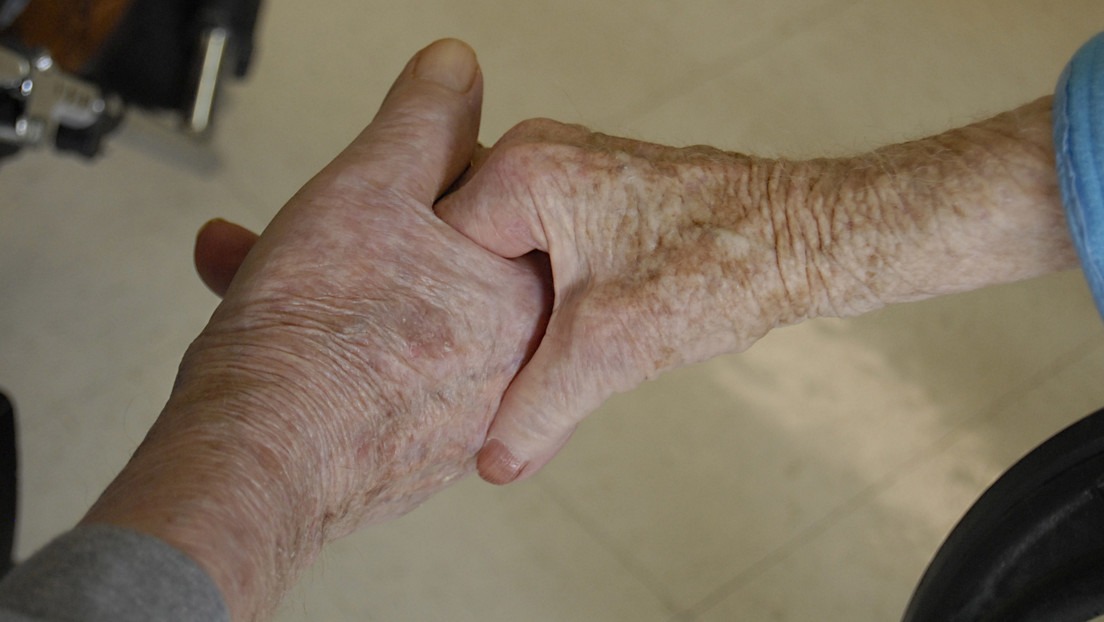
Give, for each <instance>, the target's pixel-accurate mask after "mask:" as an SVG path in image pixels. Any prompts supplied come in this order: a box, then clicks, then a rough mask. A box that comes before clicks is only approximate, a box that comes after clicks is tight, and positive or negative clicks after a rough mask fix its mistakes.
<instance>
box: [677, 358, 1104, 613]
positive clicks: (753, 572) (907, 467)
mask: <svg viewBox="0 0 1104 622" xmlns="http://www.w3.org/2000/svg"><path fill="white" fill-rule="evenodd" d="M1100 349H1104V343H1102V342H1101V341H1100V340H1099V339H1096V340H1090V341H1088V342H1085V343H1082V344H1080V345H1078V346H1076V347H1074V348H1072V349H1071V350H1070V351H1068V352H1067V353H1065V354H1063V355H1060V356H1058V357H1057V358H1056V359H1055V360H1054V362H1052V363H1051V364H1050V365H1048V366H1047V367H1045V368H1044V369H1042V370H1039V371H1038V372H1036V373H1034V374H1032V375H1031V376H1030V377H1029V379H1028V381H1026V382H1024V383H1022V384H1021V385H1019V386H1017V387H1015V388H1013V389H1011V390H1009V391H1008V392H1006V393H1005V394H1004V395H1002V396H1001V397H999V398H997V399H996V400H994V401H993V402H992V405H991V406H990V407H989V408H986V409H982V410H981V412H980V413H979V414H977V415H974V416H972V417H967V418H965V419H963V420H962V421H961V422H960V423H959V424H958V425H956V426H955V427H953V428H951V429H950V430H947V432H946V433H944V434H943V435H941V436H940V437H939V438H937V439H936V440H934V441H932V442H931V443H930V444H928V446H927V447H925V448H924V449H922V450H920V451H917V452H915V453H914V454H913V455H912V456H910V457H909V458H907V459H906V460H905V461H904V462H902V463H901V464H900V466H898V467H897V468H896V469H894V470H893V471H892V472H890V473H888V474H887V475H886V476H884V477H882V478H881V479H879V480H877V481H875V482H873V483H872V484H870V485H868V486H867V487H866V488H864V489H862V490H861V491H859V492H858V493H856V494H855V495H854V496H852V497H851V498H850V499H848V500H847V501H845V502H844V503H842V504H841V505H839V506H837V507H836V508H835V509H833V510H831V511H829V512H828V513H827V514H826V515H824V516H823V517H821V518H820V519H818V520H817V521H815V522H814V523H813V524H811V525H809V526H808V527H806V528H805V529H804V530H803V531H801V532H800V533H798V534H797V535H796V536H794V537H793V538H791V539H790V540H788V541H787V542H785V543H784V544H782V545H781V546H779V547H777V548H775V549H774V551H772V552H771V553H769V554H767V555H765V556H763V557H762V558H760V559H759V560H758V561H756V562H755V563H754V564H752V565H751V566H750V567H748V568H746V569H745V570H742V571H740V572H739V573H737V574H736V575H735V576H733V577H732V578H731V579H729V580H728V581H725V582H724V583H722V584H720V585H719V586H718V587H717V588H716V589H714V590H713V591H712V592H710V593H709V594H708V595H706V596H705V597H704V598H702V599H701V600H699V601H698V602H697V603H696V604H694V605H693V606H691V607H688V608H686V609H685V610H683V611H681V612H679V613H678V615H677V616H676V617H675V618H672V619H673V620H679V621H682V620H695V619H697V618H698V617H699V616H701V615H703V614H704V613H706V612H707V611H709V610H710V609H712V608H713V607H715V606H717V605H718V604H719V603H721V602H722V601H723V600H724V599H725V598H727V597H728V596H730V595H732V594H733V593H735V592H737V591H738V590H740V589H741V588H743V587H744V586H746V585H747V584H749V583H750V582H751V581H753V580H754V579H756V578H758V577H759V576H762V575H763V574H764V573H766V572H767V571H769V570H770V569H772V568H774V567H776V566H777V565H778V564H780V563H782V562H783V561H785V560H787V559H789V558H790V557H791V556H792V555H793V554H794V553H795V552H796V551H797V550H799V549H801V548H802V547H804V546H805V545H806V544H808V543H810V542H812V541H813V540H815V539H816V538H818V537H819V536H821V535H822V534H824V533H825V532H826V531H828V529H830V528H831V527H833V526H835V525H836V524H837V523H838V522H839V521H840V520H841V519H843V518H845V517H847V516H848V515H850V514H852V513H853V512H854V511H855V510H857V509H859V508H860V507H862V506H863V505H865V504H866V503H868V502H869V501H870V500H871V499H872V498H873V497H874V496H875V495H877V494H878V493H881V492H882V491H884V490H886V489H888V488H889V487H891V486H892V485H893V484H895V483H897V482H898V481H900V479H901V478H902V477H904V476H905V475H906V474H908V473H910V472H912V471H913V470H915V469H916V468H918V467H919V466H921V465H923V464H925V463H926V462H928V461H929V460H931V459H933V458H935V457H936V456H938V455H939V454H941V453H942V452H944V451H946V450H947V449H948V448H949V447H950V446H951V445H952V444H953V441H954V440H955V439H956V438H958V436H959V434H960V433H961V432H962V430H963V429H964V428H965V427H966V426H967V425H969V424H972V423H976V422H979V421H985V420H986V419H990V418H993V417H995V416H996V415H997V414H998V413H1000V412H1002V411H1003V410H1004V409H1005V407H1006V405H1007V404H1008V403H1010V402H1012V401H1014V400H1015V399H1017V398H1018V397H1020V396H1022V395H1024V394H1026V393H1030V392H1031V391H1033V390H1035V389H1037V388H1039V387H1040V386H1042V384H1043V383H1045V382H1046V381H1047V380H1048V379H1049V378H1051V377H1053V376H1054V375H1056V374H1058V373H1061V372H1062V371H1065V370H1066V369H1068V368H1069V367H1071V366H1072V365H1074V364H1076V363H1078V362H1080V361H1082V360H1084V359H1085V358H1086V357H1088V356H1089V355H1090V354H1092V353H1093V352H1095V351H1097V350H1100ZM932 554H933V555H934V554H935V552H934V551H933V552H932Z"/></svg>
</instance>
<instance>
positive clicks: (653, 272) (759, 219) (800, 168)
mask: <svg viewBox="0 0 1104 622" xmlns="http://www.w3.org/2000/svg"><path fill="white" fill-rule="evenodd" d="M1050 107H1051V101H1050V99H1049V98H1041V99H1039V100H1037V101H1034V102H1031V103H1029V104H1026V105H1024V106H1021V107H1020V108H1018V109H1016V110H1013V111H1010V112H1008V113H1005V114H1001V115H998V116H996V117H993V118H991V119H987V120H984V121H981V122H978V123H976V124H973V125H970V126H966V127H963V128H957V129H954V130H950V131H948V132H945V133H943V134H940V135H936V136H931V137H928V138H925V139H922V140H918V141H912V142H908V143H901V144H897V145H889V146H887V147H884V148H882V149H878V150H876V151H873V152H870V153H867V154H860V155H857V156H854V157H846V158H836V159H814V160H807V161H787V160H777V159H764V158H756V157H750V156H745V155H742V154H736V153H726V152H722V151H720V150H717V149H713V148H709V147H688V148H674V147H666V146H662V145H655V144H649V143H642V142H638V141H633V140H627V139H623V138H615V137H611V136H606V135H603V134H598V133H594V132H591V131H589V130H587V129H586V128H582V127H579V126H572V125H564V124H562V123H557V122H555V121H549V120H533V121H527V122H524V123H522V124H520V125H518V126H517V127H515V128H514V129H513V130H511V131H510V132H508V133H507V134H506V135H505V136H504V137H503V138H502V139H501V140H500V141H499V142H498V143H497V144H496V145H495V146H494V148H493V149H491V150H490V151H489V152H486V153H482V154H481V155H480V157H479V158H478V161H477V163H476V165H475V166H473V168H472V170H471V171H470V172H469V174H468V175H467V176H466V184H464V185H463V187H461V188H460V189H459V190H458V191H457V192H455V193H453V194H451V195H449V196H448V197H446V198H445V199H443V200H442V201H441V202H440V203H439V204H438V205H437V207H436V210H437V213H438V214H439V215H440V216H441V217H442V218H443V219H444V220H445V221H446V222H448V223H449V224H451V225H453V226H455V227H456V228H457V229H458V230H459V231H461V232H463V233H464V234H465V235H467V236H468V237H470V238H471V239H472V240H474V241H476V242H478V243H479V244H481V245H482V246H484V247H485V248H487V249H489V250H491V251H494V252H495V253H497V254H499V255H502V256H503V257H518V256H521V255H523V254H525V253H528V252H530V251H532V250H534V249H535V250H540V251H544V252H547V253H548V254H549V256H550V260H551V266H552V273H553V282H554V290H555V305H554V308H553V311H552V315H551V319H550V320H549V325H548V329H547V333H546V335H545V336H544V338H543V340H542V342H541V344H540V347H539V348H538V349H537V351H536V353H535V354H534V355H533V359H532V360H531V361H530V362H529V363H528V364H527V365H526V367H525V368H524V369H523V370H522V371H521V373H520V374H519V376H518V378H517V379H516V380H515V381H514V383H513V384H511V386H510V388H509V389H508V391H507V393H506V395H505V396H504V397H503V400H502V406H501V408H500V410H499V413H498V415H497V416H496V418H495V421H494V423H493V424H492V426H491V429H490V430H489V432H488V442H487V445H486V446H485V447H484V449H483V450H482V451H481V452H480V456H479V472H480V474H481V475H482V476H483V478H484V479H486V480H488V481H490V482H493V483H499V484H501V483H507V482H510V481H514V480H516V479H521V478H524V477H527V476H529V475H532V474H533V473H535V472H536V471H537V470H538V469H539V468H541V466H543V465H544V464H545V463H546V462H548V460H549V459H551V457H552V456H553V455H555V453H556V452H557V451H558V449H559V447H561V446H562V445H563V444H564V443H565V442H566V440H567V439H568V437H569V436H570V434H571V432H572V430H573V429H574V427H575V426H576V424H577V423H578V422H579V421H581V420H582V419H583V418H584V417H586V416H587V415H588V414H589V413H590V412H591V411H593V410H594V409H595V408H596V407H597V406H598V405H599V404H601V402H602V401H604V400H605V399H606V398H608V397H609V396H610V395H612V394H613V393H615V392H618V391H625V390H628V389H631V388H633V387H634V386H636V385H637V384H639V383H640V382H642V381H644V380H646V379H649V378H652V377H654V376H656V375H658V374H659V373H661V372H662V371H664V370H666V369H670V368H673V367H676V366H679V365H683V364H686V363H693V362H697V361H702V360H705V359H708V358H710V357H712V356H714V355H717V354H720V353H724V352H737V351H742V350H744V349H746V348H748V347H749V346H751V345H752V344H753V343H754V342H755V341H756V340H757V339H759V338H760V337H761V336H763V335H764V334H765V333H766V332H767V331H769V330H771V329H773V328H775V327H778V326H784V325H789V324H794V323H796V322H799V321H801V320H804V319H807V318H811V317H821V316H830V317H849V316H855V315H859V314H862V313H865V312H868V311H872V310H874V309H878V308H881V307H882V306H885V305H886V304H891V303H896V302H905V301H912V300H921V299H924V298H930V297H932V296H937V295H943V294H948V293H954V292H961V291H969V290H972V289H976V288H978V287H984V286H986V285H991V284H995V283H1006V282H1010V281H1015V280H1019V279H1023V278H1029V277H1032V276H1037V275H1040V274H1046V273H1047V272H1051V271H1054V270H1061V269H1068V268H1070V267H1073V266H1074V265H1076V260H1075V256H1074V254H1073V250H1072V247H1071V245H1070V243H1069V236H1068V233H1067V231H1066V227H1065V223H1064V219H1063V216H1062V208H1061V201H1060V197H1059V194H1058V184H1057V178H1056V175H1055V172H1054V154H1053V146H1052V144H1051V138H1050V129H1051V122H1050Z"/></svg>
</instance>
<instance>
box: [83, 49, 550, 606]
mask: <svg viewBox="0 0 1104 622" xmlns="http://www.w3.org/2000/svg"><path fill="white" fill-rule="evenodd" d="M481 97H482V77H481V75H480V74H479V71H478V67H477V66H476V64H475V58H474V55H473V54H472V53H471V51H470V49H468V48H467V47H466V46H464V45H463V44H461V43H458V42H443V43H438V44H435V45H434V46H431V47H430V48H427V50H424V51H423V52H422V53H421V54H420V55H419V56H416V57H415V58H414V59H413V60H412V61H411V63H410V64H409V65H408V66H407V68H406V69H405V70H404V72H403V74H402V75H401V76H400V77H399V79H398V81H397V82H396V83H395V85H394V86H393V87H392V90H391V92H390V93H389V95H388V97H387V99H386V101H385V102H384V103H383V105H382V107H381V109H380V111H379V113H378V115H377V117H376V118H375V120H374V121H373V122H372V123H371V125H369V127H368V128H367V129H366V130H364V132H363V133H362V134H361V135H360V136H359V137H358V138H357V139H356V140H355V141H354V142H353V143H352V144H351V145H350V146H349V147H348V148H347V149H346V150H345V151H344V152H343V153H342V154H341V155H339V156H338V157H337V158H336V159H335V160H334V161H333V162H332V163H331V164H330V165H329V166H327V167H326V168H325V169H324V170H323V171H322V172H320V173H319V174H318V175H317V176H316V177H315V178H314V179H312V180H311V181H310V182H309V183H307V185H306V186H304V187H303V188H302V190H300V191H299V192H298V193H297V194H296V195H295V197H293V198H292V199H291V200H290V201H289V202H288V203H287V205H286V206H285V207H284V208H283V209H281V210H280V212H279V213H278V214H277V215H276V217H275V218H274V219H273V221H272V222H271V224H270V225H269V226H268V228H267V229H266V230H265V231H264V233H263V235H262V236H260V238H259V239H257V238H256V237H255V236H253V234H251V233H249V232H248V231H246V230H244V229H241V228H240V227H236V226H234V225H230V224H228V223H224V222H217V221H216V222H215V223H212V224H210V225H208V226H207V227H205V229H204V230H203V231H202V232H201V234H200V236H199V239H198V243H197V252H196V260H197V265H198V267H199V269H200V272H201V274H202V276H203V277H204V280H205V281H206V282H207V283H208V284H210V285H211V286H212V288H213V289H215V290H216V292H218V293H220V294H223V293H224V294H225V298H224V299H223V301H222V304H221V305H220V306H219V307H218V309H217V310H216V312H215V313H214V315H213V317H212V318H211V321H210V323H209V324H208V326H207V327H206V328H205V329H204V330H203V332H202V334H201V335H200V336H199V338H198V339H197V340H196V341H195V342H194V343H193V345H192V346H191V348H190V349H189V350H188V352H187V354H186V355H185V357H184V360H183V362H182V364H181V368H180V373H179V375H178V378H177V383H176V386H175V387H174V390H173V393H172V396H171V398H170V402H169V405H168V406H167V407H166V410H165V412H164V413H163V414H162V416H161V418H160V419H159V420H158V421H157V423H156V424H155V426H154V428H153V429H152V430H151V432H150V434H149V436H148V437H147V439H146V441H145V442H144V443H143V446H142V447H141V448H140V449H139V451H138V452H137V454H136V455H135V457H134V459H133V460H132V463H131V465H129V466H128V468H127V469H126V470H124V473H123V475H121V476H120V478H119V479H118V480H117V481H116V482H115V483H114V484H113V485H112V487H111V488H110V489H109V490H108V491H107V493H105V495H104V497H103V498H101V500H100V502H99V503H98V505H97V507H96V508H94V509H93V511H92V512H91V513H90V515H89V519H88V520H90V521H106V522H115V523H118V524H124V525H134V526H135V527H136V528H139V529H145V530H147V531H151V532H153V533H155V534H156V535H158V536H160V537H163V538H165V539H167V540H169V541H170V543H172V544H174V545H176V546H178V547H180V548H181V549H183V550H185V551H186V552H188V553H189V554H191V555H193V557H196V558H197V559H199V560H200V561H201V563H205V562H206V563H207V566H208V568H207V569H208V571H209V572H210V573H211V574H212V576H213V577H215V579H216V581H217V582H218V583H219V584H220V585H221V586H222V587H223V589H224V591H225V590H228V589H229V590H231V591H233V590H240V591H241V593H242V594H245V596H242V598H245V599H248V596H249V594H252V593H255V592H260V593H264V594H269V595H271V594H272V593H273V591H274V589H275V588H273V586H271V585H269V586H268V587H267V588H264V589H261V588H256V589H254V588H255V586H253V587H249V586H250V585H253V584H252V583H250V582H251V581H253V582H257V581H260V582H264V581H269V580H272V581H276V582H283V583H286V582H287V580H288V578H289V577H293V576H294V574H295V571H296V569H299V568H301V567H302V566H303V565H305V564H306V563H309V561H310V558H311V557H312V556H313V554H314V552H316V551H317V549H318V548H319V547H320V545H321V544H323V543H325V542H327V541H329V540H331V539H333V538H335V537H338V536H340V535H343V534H345V533H348V532H349V531H350V530H352V529H354V528H355V527H357V526H358V525H362V524H364V523H367V522H378V521H381V520H385V519H388V518H391V517H394V516H397V515H399V514H402V513H404V512H406V511H408V510H410V509H412V508H413V507H414V506H416V505H417V504H418V503H420V502H421V501H422V500H424V499H425V498H426V497H427V496H429V495H430V494H432V493H433V492H435V491H438V490H440V489H441V488H442V487H444V486H445V485H446V484H448V483H449V482H450V481H452V480H454V479H456V478H458V477H460V476H462V475H464V474H467V473H469V472H471V471H472V470H473V469H474V467H475V454H476V452H477V451H478V450H479V449H480V447H481V446H482V444H483V440H484V437H485V433H486V430H487V426H488V425H489V423H490V421H491V419H492V417H493V415H494V413H495V411H496V409H497V406H498V403H499V399H500V397H501V395H502V393H503V392H504V390H505V389H506V387H507V385H508V384H509V382H510V381H511V379H512V378H513V377H514V375H515V374H516V372H517V371H518V369H519V368H520V367H521V365H522V363H523V362H524V360H525V358H526V356H527V353H528V352H531V350H532V347H533V346H534V344H535V340H536V338H537V335H539V333H540V331H541V329H542V315H543V313H544V309H545V308H546V307H547V306H548V304H549V301H548V300H547V286H546V281H545V280H544V278H543V277H542V275H541V271H540V269H539V268H538V267H537V266H536V265H535V264H533V263H530V262H528V261H508V260H505V259H502V258H500V257H497V256H495V255H492V254H491V253H488V252H487V251H485V250H484V249H482V248H480V247H479V246H477V245H475V244H473V243H472V242H471V241H469V240H468V239H466V238H465V237H463V236H462V235H460V234H459V233H457V232H456V231H455V230H454V229H452V228H451V227H449V226H448V225H447V224H445V223H444V222H442V221H441V220H440V219H439V218H438V217H437V216H436V215H435V214H434V213H433V211H432V207H431V206H432V204H433V202H434V201H435V199H436V198H437V197H438V196H439V195H440V194H441V193H442V192H444V191H445V189H447V188H448V187H449V186H450V184H452V182H453V181H454V180H455V179H456V178H457V177H458V176H459V175H460V174H461V173H462V172H463V171H464V170H465V169H466V168H467V166H468V164H469V163H470V159H471V156H472V152H473V150H474V148H475V145H476V136H477V132H478V125H479V110H480V104H481ZM243 258H244V262H242V259H243ZM239 263H240V264H241V265H240V269H239V266H238V264H239ZM231 279H232V282H231ZM174 462H180V463H182V464H175V463H174ZM174 478H175V479H174ZM227 480H232V481H230V482H228V483H227ZM146 482H149V483H150V484H149V485H148V486H146V487H145V488H143V483H146ZM154 484H156V486H154ZM154 488H155V489H156V490H152V489H154ZM193 489H194V490H193ZM168 491H171V492H168ZM219 491H223V492H222V493H220V492H219ZM159 494H164V495H172V498H170V499H167V500H166V501H165V502H164V503H155V502H153V501H152V499H153V497H156V496H157V495H159ZM220 494H221V495H222V496H224V497H226V498H225V499H223V498H222V497H220V496H219V495H220ZM189 495H195V497H196V501H195V503H194V504H193V505H192V506H188V507H189V508H193V507H194V508H196V509H195V511H196V512H197V514H199V516H198V517H197V518H196V519H195V520H194V521H191V520H189V519H188V518H187V517H186V516H185V512H183V511H181V510H180V507H181V506H182V505H184V504H185V503H186V501H187V499H188V497H189ZM159 507H172V508H173V510H174V512H176V514H174V515H173V517H172V518H167V519H164V520H169V521H170V522H171V523H172V524H169V525H168V527H167V528H166V527H165V524H164V523H163V522H158V521H162V519H161V517H159V516H158V515H156V508H159ZM147 508H154V510H149V509H147ZM234 508H237V509H236V510H235V509H234ZM151 511H153V512H154V515H152V516H147V515H148V514H149V512H151ZM212 512H221V513H222V514H220V516H222V515H223V514H225V515H226V516H225V517H223V518H221V519H220V518H217V517H216V518H212V516H211V515H210V514H211V513H212ZM234 512H239V514H237V515H234ZM136 517H137V518H136ZM193 523H194V524H193ZM220 523H230V524H231V525H232V526H233V525H235V524H236V525H242V526H243V528H238V529H237V530H236V532H235V531H234V530H231V532H232V533H233V535H232V539H233V541H232V542H218V543H210V544H207V543H205V542H204V541H205V540H208V541H209V540H212V539H213V538H212V537H211V536H210V535H209V534H211V533H217V530H216V526H217V524H220ZM186 529H192V530H194V533H193V532H185V533H181V530H186ZM269 531H271V532H272V534H273V539H274V540H275V541H274V542H273V541H270V540H266V539H264V538H263V537H262V535H263V534H267V533H268V532H269ZM166 532H168V533H166ZM258 534H262V535H258ZM204 546H208V547H219V546H221V549H220V550H216V551H206V550H204V549H203V547H204ZM227 549H231V550H232V551H234V552H235V553H236V554H237V552H238V551H242V552H241V553H240V554H242V555H256V556H257V559H259V560H270V561H268V562H265V561H257V562H256V563H251V564H245V565H241V564H239V565H237V566H234V565H231V564H229V562H226V561H225V560H224V558H225V556H226V554H227ZM254 549H256V550H254ZM297 553H298V557H296V555H297ZM280 555H285V556H287V557H289V558H292V559H283V560H281V559H276V561H275V562H272V561H271V559H270V558H272V557H279V556H280ZM210 560H215V561H214V562H211V561H210ZM219 564H227V567H219ZM211 565H214V566H215V567H213V568H212V567H210V566H211ZM289 565H290V567H289ZM242 567H244V568H248V569H252V570H250V571H249V572H252V573H253V574H249V576H248V577H244V578H243V577H242V576H240V575H242V573H243V572H246V571H244V570H240V568H242ZM243 585H244V586H245V587H242V586H243ZM228 586H229V587H228ZM277 587H280V586H277ZM283 587H286V586H283ZM227 597H228V600H230V601H231V602H232V603H233V602H235V595H234V594H233V593H230V594H228V595H227ZM241 610H245V611H247V612H248V611H249V609H248V606H242V608H241ZM239 613H240V610H239ZM251 616H252V614H251V613H246V614H245V615H238V614H236V615H235V617H236V618H243V619H245V618H249V617H251Z"/></svg>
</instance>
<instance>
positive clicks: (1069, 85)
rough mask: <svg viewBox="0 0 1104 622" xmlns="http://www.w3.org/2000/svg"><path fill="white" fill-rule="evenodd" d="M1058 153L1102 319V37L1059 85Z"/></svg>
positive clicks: (1073, 228)
mask: <svg viewBox="0 0 1104 622" xmlns="http://www.w3.org/2000/svg"><path fill="white" fill-rule="evenodd" d="M1054 151H1055V156H1056V162H1057V166H1058V179H1059V183H1060V185H1061V188H1062V203H1063V205H1064V206H1065V209H1066V220H1067V222H1068V223H1069V228H1070V233H1071V234H1072V236H1073V241H1074V244H1075V245H1076V246H1077V252H1078V254H1079V255H1080V258H1081V266H1082V268H1083V269H1084V273H1085V278H1086V279H1087V280H1088V282H1089V288H1090V289H1091V290H1092V294H1093V299H1094V300H1095V301H1096V306H1097V310H1099V311H1100V312H1101V313H1102V314H1104V33H1100V34H1098V35H1096V36H1095V37H1093V38H1092V39H1090V40H1089V42H1088V43H1086V44H1085V45H1084V46H1082V47H1081V49H1080V50H1078V52H1077V54H1075V55H1074V57H1073V59H1072V60H1070V63H1069V65H1068V66H1067V67H1066V70H1065V71H1064V72H1063V73H1062V77H1061V78H1060V79H1059V81H1058V87H1057V89H1056V91H1055V94H1054Z"/></svg>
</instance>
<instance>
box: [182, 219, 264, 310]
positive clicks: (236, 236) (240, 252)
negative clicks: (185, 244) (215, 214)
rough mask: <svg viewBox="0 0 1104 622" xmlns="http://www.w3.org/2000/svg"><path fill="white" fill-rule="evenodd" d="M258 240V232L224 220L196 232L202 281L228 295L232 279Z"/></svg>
mask: <svg viewBox="0 0 1104 622" xmlns="http://www.w3.org/2000/svg"><path fill="white" fill-rule="evenodd" d="M256 241H257V234H256V233H253V232H252V231H250V230H248V229H246V228H245V227H242V226H240V225H235V224H233V223H230V222H226V221H225V220H222V219H215V220H212V221H210V222H208V223H207V224H205V225H203V226H202V227H200V229H199V233H197V234H196V242H195V257H194V259H195V267H196V272H198V273H199V278H200V280H202V281H203V284H204V285H206V286H207V287H208V289H210V290H211V291H212V292H214V293H215V295H216V296H218V297H220V298H221V297H222V296H224V295H226V290H228V289H230V282H231V281H233V280H234V275H235V274H237V272H238V267H239V266H241V264H242V262H243V261H245V256H246V255H248V254H249V250H250V249H252V248H253V244H254V243H256Z"/></svg>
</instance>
